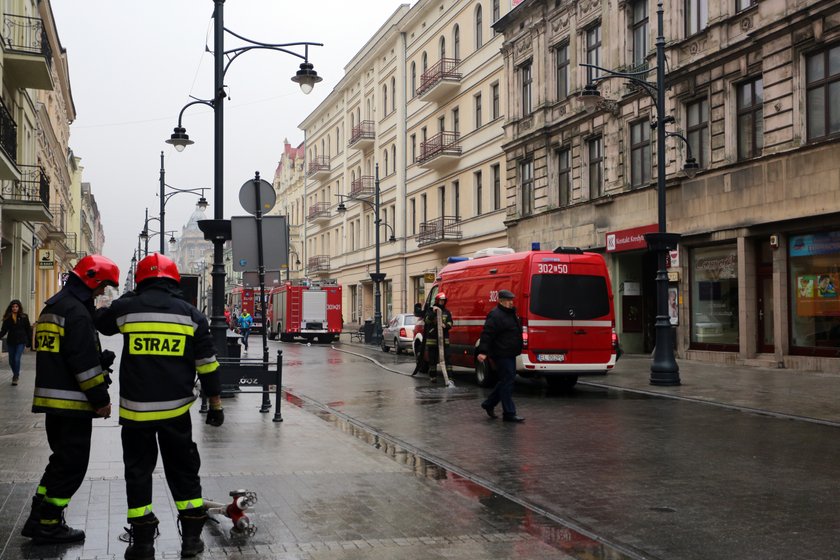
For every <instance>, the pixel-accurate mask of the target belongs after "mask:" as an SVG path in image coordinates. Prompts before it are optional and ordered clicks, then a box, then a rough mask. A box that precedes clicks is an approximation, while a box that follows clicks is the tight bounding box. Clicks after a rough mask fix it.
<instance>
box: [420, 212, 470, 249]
mask: <svg viewBox="0 0 840 560" xmlns="http://www.w3.org/2000/svg"><path fill="white" fill-rule="evenodd" d="M462 237H463V233H462V232H461V223H460V220H459V218H458V216H442V217H440V218H435V219H434V220H431V221H428V222H422V223H421V224H420V233H418V234H417V246H418V247H430V246H432V245H434V246H436V247H447V246H449V245H457V244H458V243H459V242H460V241H461V238H462Z"/></svg>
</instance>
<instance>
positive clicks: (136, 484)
mask: <svg viewBox="0 0 840 560" xmlns="http://www.w3.org/2000/svg"><path fill="white" fill-rule="evenodd" d="M135 278H136V280H137V289H136V292H134V293H129V294H126V295H124V296H123V297H121V298H119V299H118V300H116V301H114V302H113V304H111V307H110V308H108V309H107V310H101V311H100V313H99V314H98V315H97V320H96V326H97V328H98V329H99V330H100V331H101V332H102V333H103V334H116V333H118V332H120V333H122V334H123V340H124V345H123V351H122V359H121V361H120V424H121V425H122V444H123V461H124V463H125V485H126V494H127V497H128V523H129V536H130V541H129V546H128V548H127V549H126V551H125V558H126V559H129V560H147V559H148V560H153V559H154V557H155V548H154V539H155V533H156V531H157V526H158V519H157V517H155V514H154V513H153V512H152V472H153V471H154V469H155V464H156V463H157V456H158V450H160V455H161V458H162V459H163V468H164V473H165V474H166V481H167V483H168V484H169V489H170V491H171V492H172V497H173V498H174V499H175V506H176V508H177V509H178V520H179V522H180V524H181V536H182V542H181V557H182V558H191V557H193V556H196V555H197V554H199V553H200V552H202V551H203V550H204V543H203V542H202V540H201V530H202V528H203V526H204V523H205V521H206V520H207V512H206V510H205V508H204V501H203V500H202V497H201V480H200V478H199V475H198V470H199V466H200V464H201V459H200V457H199V455H198V448H197V446H196V444H195V443H194V442H193V439H192V420H191V418H190V407H191V406H192V404H193V402H194V401H195V399H196V397H195V394H194V391H193V388H194V386H195V378H196V373H198V379H199V380H200V381H201V387H202V389H203V391H204V393H205V394H206V395H207V397H208V398H209V401H210V411H209V412H208V414H207V423H208V424H210V425H212V426H221V425H222V423H223V422H224V412H223V411H222V403H221V399H220V398H219V395H220V393H221V384H220V381H219V374H218V372H217V371H216V370H217V369H218V367H219V364H218V362H217V361H216V350H215V348H214V346H213V337H212V335H211V334H210V327H209V326H208V324H207V318H206V317H205V316H204V315H203V314H202V313H201V312H200V311H199V310H198V309H196V308H195V307H193V306H192V305H191V304H190V303H188V302H186V301H184V300H183V299H182V298H181V292H180V289H179V284H180V281H181V275H180V274H179V273H178V267H177V266H176V265H175V263H174V262H172V261H171V260H170V259H169V258H167V257H165V256H164V255H160V254H158V253H154V254H152V255H149V256H148V257H146V258H144V259H143V260H141V261H140V262H139V263H137V272H136V276H135Z"/></svg>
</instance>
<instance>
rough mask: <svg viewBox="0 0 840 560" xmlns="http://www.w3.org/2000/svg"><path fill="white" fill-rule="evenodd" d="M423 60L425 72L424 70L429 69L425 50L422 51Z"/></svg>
mask: <svg viewBox="0 0 840 560" xmlns="http://www.w3.org/2000/svg"><path fill="white" fill-rule="evenodd" d="M421 60H422V61H423V73H424V74H425V73H426V70H428V69H429V57H428V56H427V55H426V51H423V56H422V57H421Z"/></svg>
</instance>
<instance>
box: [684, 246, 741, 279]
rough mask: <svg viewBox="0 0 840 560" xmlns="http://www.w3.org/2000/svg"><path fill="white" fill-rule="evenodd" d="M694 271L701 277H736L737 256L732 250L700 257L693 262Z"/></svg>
mask: <svg viewBox="0 0 840 560" xmlns="http://www.w3.org/2000/svg"><path fill="white" fill-rule="evenodd" d="M694 271H695V272H696V273H697V274H698V275H700V276H702V277H703V278H707V279H711V280H717V279H721V278H737V277H738V257H737V255H736V254H735V253H734V252H732V253H730V252H727V253H718V254H713V255H710V256H708V257H700V258H698V259H697V261H696V262H695V264H694Z"/></svg>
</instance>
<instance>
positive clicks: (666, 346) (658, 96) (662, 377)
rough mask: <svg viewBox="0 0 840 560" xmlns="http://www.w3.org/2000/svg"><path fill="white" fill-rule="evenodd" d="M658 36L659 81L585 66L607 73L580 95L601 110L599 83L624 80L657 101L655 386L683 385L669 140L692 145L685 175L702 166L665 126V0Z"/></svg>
mask: <svg viewBox="0 0 840 560" xmlns="http://www.w3.org/2000/svg"><path fill="white" fill-rule="evenodd" d="M656 16H657V17H656V19H657V37H656V82H655V83H653V82H649V81H647V80H646V79H645V75H646V74H647V73H648V71H647V70H642V71H640V72H615V71H612V70H607V69H606V68H601V67H600V66H596V65H594V64H581V66H585V67H587V68H592V69H595V70H598V71H600V72H603V75H599V76H593V77H591V78H590V83H588V84H587V85H586V87H585V88H584V90H583V92H581V94H580V97H579V99H580V101H581V102H582V103H584V105H585V106H586V107H587V109H588V110H590V109H594V108H598V107H599V106H600V105H601V103H602V102H603V100H602V98H601V94H600V92H599V91H598V88H597V86H596V85H595V83H597V82H600V81H603V80H607V79H610V78H621V79H624V80H627V81H629V82H632V83H633V84H634V85H636V86H638V87H640V88H641V89H642V90H644V91H645V92H646V93H647V94H648V95H650V96H651V97H652V98H653V101H654V102H655V103H656V123H654V124H651V126H655V127H656V145H657V149H656V175H657V176H656V190H657V193H656V194H657V231H656V232H655V233H648V234H645V241H647V245H648V247H649V248H650V249H651V250H653V251H656V253H657V271H656V325H655V328H656V346H655V348H654V352H653V358H652V360H651V366H650V383H651V384H652V385H679V384H680V368H679V366H678V365H677V361H676V357H675V356H674V328H673V327H672V326H671V321H670V319H669V316H668V272H667V259H668V251H670V250H672V249H676V247H677V244H678V243H679V239H680V234H678V233H668V232H667V229H666V221H665V201H666V199H665V167H666V165H665V138H666V137H676V138H679V139H681V140H682V141H683V142H685V144H686V146H688V157H687V158H686V162H685V166H684V167H683V169H684V171H685V173H686V175H687V176H689V177H693V176H694V175H695V174H696V173H697V171H698V169H699V165H698V164H697V161H696V160H695V159H694V157H692V155H691V146H690V145H689V143H688V141H687V140H686V138H685V137H684V136H683V135H681V134H679V133H677V132H667V131H666V130H665V125H666V124H668V123H673V122H674V118H673V117H671V116H668V115H665V88H666V84H665V36H664V31H663V28H664V23H663V20H664V9H663V3H662V0H659V2H658V3H657V10H656Z"/></svg>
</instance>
